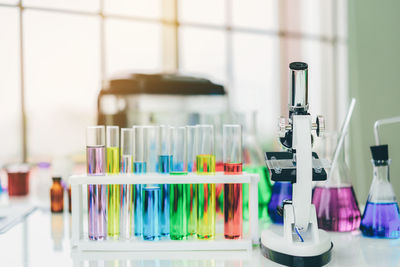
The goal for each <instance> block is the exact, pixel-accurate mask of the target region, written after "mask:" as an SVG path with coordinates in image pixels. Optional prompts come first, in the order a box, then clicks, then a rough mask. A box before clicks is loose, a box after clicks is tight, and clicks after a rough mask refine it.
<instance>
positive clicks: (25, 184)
mask: <svg viewBox="0 0 400 267" xmlns="http://www.w3.org/2000/svg"><path fill="white" fill-rule="evenodd" d="M28 193H29V171H28V172H9V173H8V195H9V196H25V195H27V194H28Z"/></svg>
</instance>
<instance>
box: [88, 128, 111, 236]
mask: <svg viewBox="0 0 400 267" xmlns="http://www.w3.org/2000/svg"><path fill="white" fill-rule="evenodd" d="M86 164H87V175H104V174H105V169H106V150H105V128H104V126H91V127H88V128H87V130H86ZM106 188H107V187H106V185H92V184H90V185H88V232H89V239H91V240H103V239H105V238H106V233H107V221H106Z"/></svg>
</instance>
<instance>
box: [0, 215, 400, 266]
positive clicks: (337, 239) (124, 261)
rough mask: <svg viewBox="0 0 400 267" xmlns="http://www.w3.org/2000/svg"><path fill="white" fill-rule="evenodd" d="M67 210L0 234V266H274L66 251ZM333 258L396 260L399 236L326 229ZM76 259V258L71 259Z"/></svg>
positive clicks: (196, 255)
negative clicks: (390, 237)
mask: <svg viewBox="0 0 400 267" xmlns="http://www.w3.org/2000/svg"><path fill="white" fill-rule="evenodd" d="M70 226H71V216H70V214H68V213H64V214H51V213H50V212H49V211H46V210H40V209H39V210H36V211H35V212H33V213H31V214H30V215H29V216H28V217H26V218H25V219H24V220H23V221H22V222H20V223H18V224H17V225H15V226H14V227H12V228H11V229H10V230H8V231H7V232H5V233H3V234H0V266H7V267H8V266H16V267H17V266H56V267H62V266H76V265H77V266H146V267H150V266H151V267H152V266H154V267H158V266H173V267H178V266H179V267H181V266H182V267H184V266H213V267H214V266H238V267H239V266H240V267H242V266H279V265H277V264H275V263H273V262H271V261H269V260H268V259H266V258H264V257H263V256H262V255H261V254H260V251H259V248H258V247H254V248H253V250H252V251H251V252H235V251H233V252H216V251H212V252H186V253H182V252H175V253H171V252H168V253H132V252H129V253H128V252H120V253H115V252H114V253H104V252H102V253H100V252H91V253H88V252H86V253H82V252H81V253H78V252H76V251H71V248H70V241H69V238H70V236H71V231H70ZM331 236H332V241H333V243H334V248H333V254H332V261H331V262H330V263H329V264H328V265H326V266H352V267H354V266H400V239H398V240H380V239H371V238H365V237H362V236H361V234H360V232H353V233H331ZM74 263H75V264H74Z"/></svg>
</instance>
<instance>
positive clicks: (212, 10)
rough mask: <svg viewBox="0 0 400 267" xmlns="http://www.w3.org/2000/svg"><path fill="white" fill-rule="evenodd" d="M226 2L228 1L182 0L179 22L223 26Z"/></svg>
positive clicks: (180, 2)
mask: <svg viewBox="0 0 400 267" xmlns="http://www.w3.org/2000/svg"><path fill="white" fill-rule="evenodd" d="M225 2H226V0H201V1H199V0H180V1H179V7H178V10H179V20H180V21H182V22H195V23H202V24H215V25H223V24H224V23H225Z"/></svg>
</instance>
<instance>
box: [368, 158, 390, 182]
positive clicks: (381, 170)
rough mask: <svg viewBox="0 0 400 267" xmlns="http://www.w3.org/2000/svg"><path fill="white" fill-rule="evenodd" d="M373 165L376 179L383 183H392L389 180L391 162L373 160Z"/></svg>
mask: <svg viewBox="0 0 400 267" xmlns="http://www.w3.org/2000/svg"><path fill="white" fill-rule="evenodd" d="M372 165H373V167H374V179H377V180H380V181H382V182H390V178H389V165H390V160H386V161H376V160H372Z"/></svg>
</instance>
